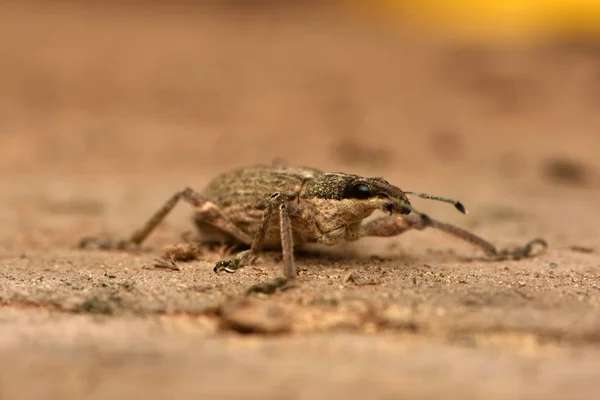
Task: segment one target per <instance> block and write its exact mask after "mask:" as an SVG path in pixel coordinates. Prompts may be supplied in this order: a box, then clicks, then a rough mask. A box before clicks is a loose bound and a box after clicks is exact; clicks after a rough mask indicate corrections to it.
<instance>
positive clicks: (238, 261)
mask: <svg viewBox="0 0 600 400" xmlns="http://www.w3.org/2000/svg"><path fill="white" fill-rule="evenodd" d="M294 207H295V206H294V205H292V204H290V203H288V202H286V201H285V200H283V199H282V196H281V195H280V193H273V194H272V195H271V198H270V199H269V202H268V204H267V207H266V209H265V211H264V213H263V216H262V219H261V222H260V226H259V227H258V230H257V232H256V235H255V236H254V240H253V241H252V245H251V246H250V249H249V250H244V251H242V252H240V253H238V254H237V255H236V256H235V257H234V258H232V259H230V260H223V261H219V262H218V263H217V265H215V267H214V271H215V272H219V271H226V272H235V271H236V270H238V269H239V268H242V267H244V266H246V265H250V264H252V263H253V262H254V261H255V260H256V259H257V258H258V256H259V255H260V253H262V251H263V247H264V242H265V236H266V234H267V231H268V229H269V226H270V224H271V218H272V217H273V214H274V213H275V211H276V210H278V211H279V225H280V226H279V229H280V234H281V248H282V252H283V272H284V275H285V277H286V278H288V279H294V278H295V277H296V267H295V265H294V238H293V234H292V226H291V222H290V215H289V213H290V208H294Z"/></svg>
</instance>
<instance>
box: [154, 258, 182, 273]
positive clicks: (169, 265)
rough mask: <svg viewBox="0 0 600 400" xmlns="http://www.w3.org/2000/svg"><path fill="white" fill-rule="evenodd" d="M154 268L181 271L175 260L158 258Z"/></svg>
mask: <svg viewBox="0 0 600 400" xmlns="http://www.w3.org/2000/svg"><path fill="white" fill-rule="evenodd" d="M154 268H162V269H170V270H172V271H181V268H179V267H178V266H177V264H175V261H173V260H165V259H162V258H157V259H156V260H155V262H154Z"/></svg>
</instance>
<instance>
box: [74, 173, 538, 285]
mask: <svg viewBox="0 0 600 400" xmlns="http://www.w3.org/2000/svg"><path fill="white" fill-rule="evenodd" d="M411 195H412V196H417V197H421V198H425V199H432V200H437V201H443V202H446V203H450V204H453V205H454V206H455V207H456V209H457V210H459V211H460V212H462V213H465V214H466V209H465V207H464V206H463V205H462V203H460V202H458V201H455V200H452V199H449V198H445V197H439V196H432V195H428V194H425V193H419V192H409V191H403V190H402V189H400V188H399V187H397V186H394V185H392V184H390V183H389V182H388V181H386V180H385V179H383V178H380V177H374V178H368V177H362V176H359V175H354V174H346V173H341V172H336V173H326V172H322V171H320V170H318V169H315V168H310V167H296V166H288V165H255V166H248V167H241V168H237V169H234V170H231V171H229V172H225V173H223V174H221V175H219V176H217V177H216V178H214V179H213V180H212V181H210V182H209V183H208V185H207V186H206V187H205V188H204V190H203V191H201V192H197V191H196V190H194V189H192V188H189V187H187V188H185V189H183V190H181V191H178V192H176V193H175V194H173V195H172V196H171V197H170V198H169V199H168V200H167V201H166V203H165V204H164V205H163V206H162V207H160V209H158V210H157V211H156V213H155V214H154V215H152V217H151V218H150V219H149V220H148V221H147V222H146V223H145V224H144V225H143V226H142V227H141V228H140V229H138V230H136V231H135V232H133V234H132V235H131V236H130V237H129V238H128V239H125V240H110V239H101V238H96V237H86V238H83V239H82V240H81V241H80V243H79V246H80V247H89V246H97V247H100V248H103V249H110V248H116V249H127V248H131V247H132V246H133V247H135V246H140V245H141V244H142V242H143V241H144V240H145V239H146V238H147V237H148V235H150V233H151V232H152V231H153V230H154V229H155V228H156V226H157V225H158V224H159V223H160V222H161V221H162V220H163V219H164V218H165V217H166V216H167V215H168V214H169V212H170V211H171V210H172V209H173V208H174V207H175V206H176V204H177V203H178V202H179V201H180V200H183V201H185V202H187V203H189V204H191V205H192V206H193V207H194V209H195V213H194V222H195V225H196V227H197V228H198V230H199V231H200V232H201V234H202V236H203V238H205V239H207V240H208V239H210V240H218V241H227V242H232V243H236V244H240V245H244V246H246V247H248V248H247V249H245V250H243V251H241V252H240V253H238V254H237V255H235V257H233V258H231V259H228V260H223V261H220V262H218V263H217V264H216V265H215V267H214V271H215V272H219V271H226V272H235V271H236V270H238V269H239V268H241V267H244V266H247V265H249V264H252V263H254V262H255V261H256V259H257V258H258V256H259V255H260V254H261V252H262V251H263V249H265V248H280V249H281V250H282V254H283V273H284V276H285V277H286V278H287V279H294V278H295V277H296V274H297V273H296V268H295V266H294V252H293V248H294V246H301V245H303V244H305V243H321V244H324V245H327V246H332V245H335V244H338V243H341V242H344V241H355V240H358V239H360V238H362V237H366V236H378V237H390V236H396V235H399V234H401V233H403V232H406V231H408V230H411V229H418V230H422V229H425V228H435V229H439V230H441V231H444V232H446V233H449V234H451V235H453V236H455V237H457V238H459V239H462V240H465V241H467V242H470V243H471V244H473V245H475V246H477V247H479V248H480V249H481V250H483V252H484V253H485V254H486V255H487V256H488V257H489V258H490V259H493V260H504V259H520V258H524V257H530V256H532V255H533V249H534V248H535V247H536V246H537V245H539V246H542V247H544V248H545V247H547V243H546V241H545V240H543V239H540V238H536V239H533V240H531V241H529V242H528V243H526V244H525V245H524V246H522V247H519V248H516V249H513V250H502V251H499V250H497V249H496V247H495V246H494V245H492V244H491V243H489V242H488V241H486V240H484V239H483V238H481V237H479V236H477V235H475V234H473V233H471V232H469V231H467V230H465V229H462V228H459V227H457V226H454V225H451V224H448V223H444V222H441V221H438V220H436V219H433V218H431V217H429V216H428V215H427V214H424V213H421V212H419V211H417V210H416V209H415V208H414V207H413V206H412V205H411V203H410V201H409V199H408V196H411ZM377 210H379V211H382V212H384V213H385V214H387V215H386V216H382V217H379V218H377V219H373V220H369V221H367V222H364V220H365V219H366V218H368V217H370V216H371V215H372V214H373V213H374V212H375V211H377Z"/></svg>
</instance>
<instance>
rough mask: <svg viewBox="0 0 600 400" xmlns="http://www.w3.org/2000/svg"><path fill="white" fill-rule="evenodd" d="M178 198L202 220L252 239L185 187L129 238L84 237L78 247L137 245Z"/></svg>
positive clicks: (219, 211)
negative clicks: (189, 205) (190, 206)
mask: <svg viewBox="0 0 600 400" xmlns="http://www.w3.org/2000/svg"><path fill="white" fill-rule="evenodd" d="M179 200H184V201H185V202H187V203H189V204H191V205H192V206H193V207H194V208H196V210H197V212H198V215H199V216H200V218H201V219H202V220H203V221H205V222H207V223H209V224H211V225H213V226H215V227H217V228H219V229H221V230H223V231H224V232H226V233H227V234H229V235H231V236H232V237H234V238H235V239H237V240H239V241H240V242H242V243H250V242H251V240H252V239H251V238H250V237H249V236H248V235H246V234H245V233H244V232H242V231H241V230H240V229H239V228H238V227H237V226H235V225H234V224H233V223H232V222H231V221H230V220H229V219H228V218H227V217H226V216H224V215H223V213H222V212H221V210H220V209H219V208H218V207H217V206H216V205H215V204H214V203H212V202H210V201H208V200H206V199H205V198H204V197H203V196H202V195H201V194H200V193H198V192H196V191H195V190H194V189H191V188H185V189H183V190H181V191H179V192H177V193H175V194H174V195H172V196H171V197H170V198H169V199H168V200H167V201H166V202H165V204H163V205H162V207H160V208H159V209H158V210H157V211H156V212H155V213H154V215H152V217H150V219H149V220H148V221H146V223H145V224H144V225H143V226H142V227H141V228H139V229H138V230H136V231H135V232H133V234H131V236H130V237H129V238H127V239H121V240H115V239H110V238H108V239H107V238H96V237H85V238H83V239H81V241H80V242H79V247H98V248H101V249H126V248H130V247H136V246H139V245H141V244H142V242H143V241H144V240H145V239H146V238H147V237H148V236H149V235H150V233H152V231H153V230H154V229H155V228H156V227H157V226H158V224H160V222H161V221H162V220H163V219H164V218H165V217H166V216H167V215H168V214H169V212H171V210H173V208H175V206H176V205H177V203H178V202H179Z"/></svg>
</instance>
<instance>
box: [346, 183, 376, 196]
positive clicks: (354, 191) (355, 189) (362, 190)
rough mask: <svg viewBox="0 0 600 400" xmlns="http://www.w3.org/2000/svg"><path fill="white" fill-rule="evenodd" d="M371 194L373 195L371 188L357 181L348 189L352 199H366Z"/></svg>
mask: <svg viewBox="0 0 600 400" xmlns="http://www.w3.org/2000/svg"><path fill="white" fill-rule="evenodd" d="M371 196H373V193H371V188H370V187H369V185H366V184H364V183H357V184H355V185H353V186H352V187H351V189H350V197H352V198H354V199H368V198H369V197H371Z"/></svg>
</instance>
